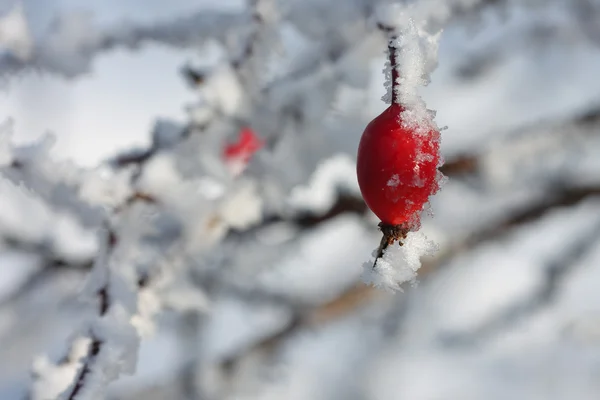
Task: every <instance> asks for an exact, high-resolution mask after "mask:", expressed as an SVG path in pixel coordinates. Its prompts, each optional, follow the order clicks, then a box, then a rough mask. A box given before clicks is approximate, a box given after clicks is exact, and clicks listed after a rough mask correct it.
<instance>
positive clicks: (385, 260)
mask: <svg viewBox="0 0 600 400" xmlns="http://www.w3.org/2000/svg"><path fill="white" fill-rule="evenodd" d="M403 242H404V244H403V246H399V245H398V244H394V245H391V246H389V247H388V248H387V249H386V250H384V253H383V256H382V257H381V258H379V259H378V260H377V263H376V264H375V267H373V263H372V262H368V263H365V264H363V275H362V278H363V281H364V282H365V283H367V284H370V285H373V286H375V287H379V288H382V289H385V290H389V291H402V288H401V285H402V284H403V283H405V282H411V283H414V282H415V280H416V278H417V271H418V269H419V268H420V267H421V257H423V256H426V255H432V254H433V253H434V252H435V251H437V245H436V244H435V243H434V242H433V241H431V240H428V239H427V237H426V236H425V235H424V234H423V233H421V232H410V233H409V234H408V236H407V237H406V239H405V240H404V241H403Z"/></svg>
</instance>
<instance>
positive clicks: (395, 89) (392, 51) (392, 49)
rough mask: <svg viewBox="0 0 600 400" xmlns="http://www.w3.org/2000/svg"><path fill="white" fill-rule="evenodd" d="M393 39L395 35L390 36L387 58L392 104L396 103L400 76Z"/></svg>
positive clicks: (394, 39)
mask: <svg viewBox="0 0 600 400" xmlns="http://www.w3.org/2000/svg"><path fill="white" fill-rule="evenodd" d="M395 41H396V36H390V39H389V44H388V58H389V60H390V68H391V70H392V104H395V103H398V78H399V77H400V74H399V73H398V62H397V60H396V47H395V46H394V42H395Z"/></svg>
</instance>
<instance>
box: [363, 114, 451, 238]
mask: <svg viewBox="0 0 600 400" xmlns="http://www.w3.org/2000/svg"><path fill="white" fill-rule="evenodd" d="M402 111H404V109H403V107H402V106H401V105H399V104H396V103H394V104H392V105H391V106H389V107H388V108H387V109H386V110H385V111H384V112H383V113H381V114H380V115H379V116H377V117H376V118H375V119H373V121H371V122H370V123H369V125H367V127H366V128H365V131H364V133H363V135H362V137H361V140H360V144H359V147H358V157H357V176H358V184H359V187H360V191H361V193H362V196H363V198H364V200H365V202H366V203H367V206H368V207H369V208H370V209H371V211H373V213H374V214H375V215H377V217H379V219H380V220H381V222H382V223H383V224H385V225H390V226H402V227H403V228H405V229H409V230H417V229H419V227H420V213H421V211H422V210H423V206H424V205H425V203H427V201H428V200H429V196H431V195H432V194H434V193H435V192H437V191H438V189H439V183H438V171H437V166H438V163H439V160H440V155H439V140H440V133H439V132H438V131H437V130H434V129H429V130H428V129H419V130H415V129H412V128H409V127H407V126H403V124H402V121H401V119H400V114H401V112H402Z"/></svg>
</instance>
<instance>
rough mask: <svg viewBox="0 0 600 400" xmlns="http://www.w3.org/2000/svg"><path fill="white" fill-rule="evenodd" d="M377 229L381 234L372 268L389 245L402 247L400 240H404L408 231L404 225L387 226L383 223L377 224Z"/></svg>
mask: <svg viewBox="0 0 600 400" xmlns="http://www.w3.org/2000/svg"><path fill="white" fill-rule="evenodd" d="M379 229H380V230H381V232H382V233H383V236H382V237H381V242H380V243H379V248H378V249H377V256H376V257H375V261H374V262H373V268H375V266H376V265H377V260H379V259H380V258H381V257H383V252H384V251H385V249H387V248H388V247H389V246H390V245H392V244H394V243H395V242H398V245H400V246H402V245H403V243H402V240H404V239H406V235H407V234H408V232H409V231H410V229H408V228H407V227H406V226H404V225H389V224H385V223H383V222H380V223H379Z"/></svg>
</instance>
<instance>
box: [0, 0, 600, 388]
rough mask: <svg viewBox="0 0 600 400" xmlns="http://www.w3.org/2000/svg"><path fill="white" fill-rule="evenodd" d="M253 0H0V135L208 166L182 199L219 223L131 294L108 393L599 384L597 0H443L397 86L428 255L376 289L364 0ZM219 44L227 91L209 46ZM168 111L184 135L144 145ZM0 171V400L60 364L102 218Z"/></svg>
mask: <svg viewBox="0 0 600 400" xmlns="http://www.w3.org/2000/svg"><path fill="white" fill-rule="evenodd" d="M274 3H275V4H276V7H277V8H276V10H277V15H278V16H277V18H275V19H274V20H265V21H266V22H265V21H260V24H259V25H261V24H262V25H264V26H262V27H261V29H262V30H261V29H259V30H258V32H259V33H258V34H257V35H253V32H254V31H252V29H254V28H256V26H254V25H252V23H253V22H252V19H251V18H248V16H249V15H251V14H249V11H248V7H249V6H248V4H246V2H244V1H242V0H227V1H225V0H220V1H219V2H216V1H210V0H170V1H159V0H120V1H117V0H102V1H99V0H98V1H93V0H53V1H48V0H23V1H20V2H17V1H13V0H1V1H0V77H1V78H2V79H1V81H0V84H1V90H0V120H2V121H3V122H2V128H1V130H2V131H3V132H8V131H10V132H12V140H13V141H14V142H15V143H17V144H21V145H22V144H27V143H30V142H31V141H35V140H38V139H39V138H40V137H41V136H42V135H43V134H45V133H48V132H50V133H52V134H53V135H55V137H56V141H55V144H54V146H53V147H52V150H51V155H52V157H53V158H54V159H60V160H67V159H68V160H72V161H73V162H74V165H73V166H72V168H74V169H76V168H86V169H88V170H90V171H94V173H97V174H98V176H101V177H107V176H111V174H117V173H119V171H122V170H123V169H127V168H129V167H130V166H131V165H129V164H135V165H134V166H133V167H135V168H138V167H139V168H140V169H142V170H143V168H146V166H147V165H148V164H143V163H138V162H137V161H136V162H132V163H129V162H125V161H123V160H124V159H125V158H124V157H121V158H117V159H116V160H117V161H116V162H115V156H117V155H119V154H128V155H131V154H133V156H132V157H133V158H135V157H136V156H139V155H140V154H144V151H145V149H148V148H158V149H159V150H160V151H159V150H157V151H155V153H160V152H161V151H162V152H164V153H165V154H167V155H169V156H170V157H172V158H173V159H176V160H179V161H180V160H187V159H189V160H191V161H190V162H187V163H183V164H181V165H178V170H179V171H180V172H181V171H184V172H181V173H180V175H181V176H183V177H184V178H185V179H187V178H188V177H192V178H194V179H196V178H198V176H201V177H210V178H211V179H210V180H206V179H205V180H204V181H202V185H200V184H199V183H198V185H197V186H198V187H197V190H198V191H201V192H202V194H201V195H202V196H205V197H206V198H210V199H211V203H210V204H211V206H210V207H209V206H206V207H205V206H204V205H202V204H200V205H198V210H199V211H198V210H196V211H195V212H199V213H202V212H206V213H208V212H209V211H206V210H214V209H215V207H214V204H226V205H227V207H226V208H227V211H222V212H223V213H224V214H227V216H228V217H227V218H229V219H228V221H229V222H228V223H227V224H226V226H224V227H223V226H221V227H220V228H219V229H217V230H218V232H216V233H215V232H209V231H210V230H211V229H213V228H214V227H213V225H211V224H208V225H206V230H207V232H203V231H202V232H200V233H198V232H197V233H196V234H197V235H199V237H201V238H204V239H206V237H210V238H211V239H210V240H205V241H204V242H203V243H208V242H210V245H208V244H207V245H198V246H197V248H194V249H193V251H190V253H189V254H188V257H187V258H186V260H185V263H184V268H183V269H182V270H181V271H183V272H180V273H181V274H182V277H183V278H181V277H180V278H181V279H175V280H174V281H173V282H171V283H169V285H167V287H166V288H162V289H161V291H158V292H157V293H158V294H156V293H155V295H156V296H157V298H159V299H160V304H161V310H160V312H157V313H156V315H153V318H152V319H153V320H154V321H155V324H156V327H155V328H156V329H155V330H154V332H152V333H150V334H148V335H147V336H146V337H144V338H143V340H142V342H141V347H140V349H139V359H138V365H137V371H136V373H135V374H134V375H133V376H128V377H123V378H121V379H119V380H118V381H117V382H116V383H113V384H111V385H110V386H109V387H108V389H107V390H108V392H107V397H108V398H111V399H123V400H125V399H132V400H133V399H146V400H149V399H165V398H168V399H211V400H212V399H215V400H216V399H290V400H291V399H298V400H300V399H311V400H319V399H323V400H325V399H332V400H333V399H354V400H370V399H373V400H378V399H386V400H387V399H408V400H469V399H473V400H475V399H477V400H483V399H485V400H491V399H498V400H500V399H502V400H504V399H511V400H513V399H523V400H538V399H539V400H553V399H556V400H558V399H560V400H563V399H564V400H566V399H568V400H580V399H581V400H595V399H599V398H600V202H599V198H598V196H599V195H600V79H599V77H598V76H599V75H598V74H599V72H600V2H598V1H595V0H545V1H509V0H493V1H492V0H486V1H453V2H452V5H453V7H451V16H450V17H449V18H447V21H445V23H444V26H445V28H444V30H443V33H442V36H441V41H440V48H439V59H438V61H439V65H438V68H437V69H436V71H435V72H434V73H433V74H432V76H431V84H430V85H429V86H427V87H426V88H424V89H423V91H422V96H423V98H424V99H425V101H426V103H427V105H428V107H429V108H431V109H434V110H436V111H437V116H436V121H437V123H438V125H440V126H447V129H445V130H444V131H443V134H442V138H443V139H442V140H443V141H442V151H443V155H444V158H445V160H446V163H445V165H444V167H443V168H442V170H443V172H444V174H445V175H446V176H447V177H448V178H449V180H448V182H447V183H446V184H445V185H444V187H443V189H442V190H441V191H440V192H439V193H438V194H437V195H436V196H435V198H433V199H432V201H431V209H432V212H433V216H427V217H424V220H423V227H422V230H423V232H424V233H425V234H426V235H427V236H428V237H429V238H430V239H432V240H434V241H435V242H436V243H437V244H438V246H439V251H438V252H437V253H436V254H435V255H434V256H431V257H425V258H423V260H422V262H423V267H422V268H421V270H420V271H419V281H418V284H416V285H412V286H411V285H406V287H405V290H404V292H402V293H396V294H391V293H387V292H384V291H381V290H378V289H374V288H372V287H369V286H365V285H364V284H362V283H361V281H360V274H361V268H362V264H363V263H364V262H366V261H368V260H369V257H370V255H371V252H372V250H373V249H374V248H375V247H376V246H377V244H378V243H379V235H380V233H379V232H378V231H377V220H376V219H375V217H374V216H373V215H371V214H370V212H369V211H368V210H367V209H366V208H365V206H364V204H363V202H362V200H361V198H360V193H359V191H358V188H357V184H356V178H355V175H354V174H355V172H354V161H355V151H356V148H357V144H358V140H359V138H360V134H361V133H362V129H363V128H364V126H365V124H366V123H368V121H369V120H370V119H372V118H373V117H374V116H376V115H377V114H378V113H379V112H380V111H381V110H383V109H384V107H385V104H384V103H383V102H382V101H381V100H380V98H381V96H382V95H383V94H384V87H383V74H382V72H381V71H382V68H383V64H384V61H385V54H384V50H385V39H384V36H383V35H382V33H381V32H379V31H378V30H377V29H376V27H375V26H374V24H373V23H372V20H371V14H372V10H373V8H374V7H375V6H376V5H377V4H378V3H382V1H367V0H360V1H359V0H352V1H350V0H339V1H338V0H310V1H301V0H296V1H293V0H289V1H279V2H274ZM436 3H444V2H443V1H437V2H432V4H433V5H432V7H437V5H436ZM269 15H270V14H269ZM218 18H223V19H222V20H220V19H218ZM211 21H212V22H211ZM215 21H220V22H219V23H215ZM255 22H256V21H254V23H255ZM265 26H266V27H265ZM254 42H256V43H258V44H256V46H257V47H255V48H253V51H252V52H250V53H248V52H247V51H245V50H244V49H245V47H244V46H246V44H247V43H254ZM247 53H248V54H247ZM239 60H241V61H239ZM240 64H241V65H242V67H235V68H234V74H239V76H240V77H241V78H240V81H241V82H242V83H241V84H239V85H238V86H235V85H232V84H231V83H230V82H229V81H228V79H231V77H230V76H229V75H227V73H230V72H227V71H229V70H227V71H226V72H222V71H223V68H224V67H223V66H231V65H240ZM236 68H237V69H236ZM215 71H216V72H215ZM219 74H221V75H219ZM240 88H241V89H240ZM240 90H241V91H242V94H239V93H238V92H239V91H240ZM207 107H208V108H210V110H212V111H211V112H212V114H210V113H209V114H210V115H211V116H210V117H206V114H207V111H206V109H207ZM215 110H217V111H215ZM207 118H212V120H218V121H219V124H216V125H215V124H213V125H210V124H208V123H207V122H206V121H207ZM242 126H251V127H252V129H253V130H254V131H255V132H256V133H257V135H258V136H260V137H261V138H262V139H264V140H265V142H266V145H265V147H264V148H263V149H261V150H260V151H259V152H258V153H257V154H256V157H254V158H253V159H252V161H251V162H250V164H249V166H248V169H247V170H246V171H245V172H244V174H243V175H242V176H241V177H236V178H231V176H228V175H227V173H225V172H224V171H226V168H225V167H224V166H223V162H222V160H221V159H220V149H221V146H222V145H223V143H225V142H227V141H232V140H234V139H235V138H236V137H237V133H238V131H239V129H240V127H242ZM169 129H171V130H175V131H178V130H182V129H188V130H191V131H192V133H191V134H188V135H187V136H185V138H184V139H182V141H183V142H184V144H183V145H182V146H180V147H179V148H178V147H177V146H173V147H168V146H163V148H161V147H160V146H159V145H157V144H156V143H157V142H160V140H158V139H156V138H157V137H162V136H161V133H160V132H164V131H168V130H169ZM186 132H188V131H187V130H186ZM153 135H154V136H153ZM175 136H176V137H177V135H175ZM153 137H154V140H153ZM164 137H167V134H165V136H164ZM179 137H180V138H181V137H184V136H183V135H180V136H179ZM198 137H200V138H201V139H194V138H198ZM132 149H138V150H137V152H134V153H128V152H130V151H131V150H132ZM186 150H187V152H186ZM192 153H193V154H192ZM157 157H158V156H157ZM186 157H187V158H186ZM111 160H112V162H109V161H111ZM33 161H35V158H34V159H33ZM13 167H14V165H13ZM150 167H152V171H153V174H154V175H151V176H154V177H156V176H160V177H163V175H164V176H166V175H169V173H170V170H169V169H168V167H164V166H163V164H161V163H160V162H157V163H155V164H151V163H150V166H148V168H150ZM7 168H8V167H6V168H4V167H3V175H0V176H1V177H0V399H19V398H23V397H24V396H27V395H28V393H29V395H31V393H30V387H31V386H32V383H31V382H32V377H31V366H32V363H33V362H34V360H36V357H38V356H39V355H42V354H48V355H49V357H50V359H52V360H58V359H60V357H61V354H63V353H64V352H65V348H66V346H67V343H68V340H69V339H70V337H71V335H72V333H73V332H74V331H75V330H76V329H77V327H78V326H79V325H81V324H82V323H84V321H85V320H86V319H87V318H89V317H90V315H93V314H94V308H93V306H92V305H91V304H90V301H89V299H88V300H85V295H84V296H83V297H82V296H81V291H82V288H83V287H84V284H85V281H86V277H87V276H88V273H89V270H90V268H91V267H92V263H93V259H94V256H95V254H96V253H97V252H98V238H97V235H96V233H97V230H98V228H99V227H100V226H101V222H100V221H99V220H98V219H94V218H91V219H89V220H87V221H84V222H82V221H81V220H80V218H79V216H78V215H77V213H73V212H70V211H69V207H61V206H59V205H57V203H56V202H51V201H48V198H47V197H45V196H43V195H42V196H40V195H38V194H36V193H35V191H33V190H32V191H30V190H28V189H26V188H23V187H22V186H20V185H18V184H16V183H15V181H14V180H12V178H11V175H10V171H7ZM44 168H45V167H44ZM161 168H165V171H163V170H162V169H161ZM137 172H138V173H139V171H137ZM107 179H108V178H107ZM156 179H157V180H160V179H159V178H156ZM164 179H167V178H164ZM190 179H191V178H190ZM150 180H151V179H150ZM167 180H168V179H167ZM161 182H162V181H161ZM194 182H196V181H194ZM215 182H217V183H218V182H225V183H223V185H224V187H226V188H230V187H233V188H235V189H236V191H235V193H236V195H233V194H232V195H229V194H227V195H224V196H221V197H219V195H215V194H214V191H215V190H216V191H217V192H219V190H221V191H222V190H225V189H222V188H221V189H219V187H217V188H216V189H215V186H218V185H217V183H215ZM240 182H243V183H244V185H246V186H244V185H242V184H241V183H240ZM196 183H197V182H196ZM248 184H252V185H254V186H252V185H250V187H252V188H254V189H252V190H251V191H252V195H248V194H247V193H246V192H245V191H244V190H246V189H243V188H246V187H248V186H247V185H248ZM165 185H166V184H165ZM240 185H241V186H240ZM151 186H152V185H151ZM152 187H153V188H155V189H156V194H157V196H160V195H161V194H165V193H166V192H169V191H170V190H171V189H170V188H169V187H168V186H164V187H163V186H160V185H158V184H155V185H154V186H152ZM256 187H258V189H256ZM240 188H242V189H240ZM238 189H239V190H238ZM57 190H58V191H60V190H62V189H61V188H60V187H58V189H57ZM227 190H229V189H227ZM173 193H176V192H173ZM219 193H220V192H219ZM227 193H229V192H227ZM239 193H242V195H238V194H239ZM165 195H166V194H165ZM174 197H177V196H176V195H174ZM214 199H217V200H214ZM257 202H258V203H257ZM257 207H258V209H259V212H258V215H259V217H256V216H255V215H254V214H256V213H257V211H256V208H257ZM221 210H222V209H221ZM248 214H251V215H253V216H252V217H250V218H249V219H248V221H249V222H244V221H245V217H244V216H245V215H248ZM190 215H191V214H190ZM194 215H195V214H194ZM227 218H225V219H227ZM232 220H233V222H232ZM240 220H242V222H240ZM236 222H240V223H236ZM202 229H204V228H198V230H199V231H201V230H202ZM84 294H85V293H84ZM140 296H141V297H140V299H141V300H140V302H142V301H143V296H144V294H143V290H142V292H140ZM35 396H37V397H35ZM35 396H33V397H34V398H40V399H41V398H45V397H44V395H43V393H42V394H41V395H40V394H39V393H37V394H36V395H35Z"/></svg>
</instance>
